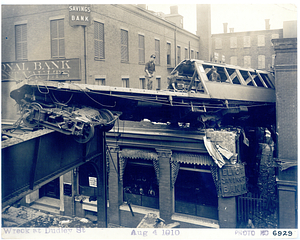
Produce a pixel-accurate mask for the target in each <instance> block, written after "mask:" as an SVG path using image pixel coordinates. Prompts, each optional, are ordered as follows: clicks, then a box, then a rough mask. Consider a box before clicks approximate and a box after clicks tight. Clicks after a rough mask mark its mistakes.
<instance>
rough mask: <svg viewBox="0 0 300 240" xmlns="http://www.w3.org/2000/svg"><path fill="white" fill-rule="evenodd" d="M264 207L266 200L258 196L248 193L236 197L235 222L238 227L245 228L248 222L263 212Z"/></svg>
mask: <svg viewBox="0 0 300 240" xmlns="http://www.w3.org/2000/svg"><path fill="white" fill-rule="evenodd" d="M265 207H266V199H263V198H261V197H260V196H259V194H253V193H251V192H248V193H246V194H244V195H241V196H238V197H237V222H238V225H239V226H246V225H247V223H248V220H249V219H251V220H253V217H254V216H255V215H256V214H257V213H260V212H262V211H263V209H264V208H265Z"/></svg>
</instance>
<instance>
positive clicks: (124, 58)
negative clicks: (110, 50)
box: [120, 29, 129, 62]
mask: <svg viewBox="0 0 300 240" xmlns="http://www.w3.org/2000/svg"><path fill="white" fill-rule="evenodd" d="M125 33H126V36H125V35H124V34H125ZM124 37H126V38H125V39H124ZM120 41H121V49H120V50H121V62H129V33H128V30H126V29H121V36H120ZM123 53H124V54H123Z"/></svg>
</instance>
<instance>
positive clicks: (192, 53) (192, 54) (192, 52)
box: [191, 50, 195, 59]
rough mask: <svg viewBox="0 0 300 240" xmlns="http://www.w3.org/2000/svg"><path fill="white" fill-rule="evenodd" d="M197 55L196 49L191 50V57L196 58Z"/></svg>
mask: <svg viewBox="0 0 300 240" xmlns="http://www.w3.org/2000/svg"><path fill="white" fill-rule="evenodd" d="M194 58H195V55H194V50H191V59H194Z"/></svg>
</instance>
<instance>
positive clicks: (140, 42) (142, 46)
mask: <svg viewBox="0 0 300 240" xmlns="http://www.w3.org/2000/svg"><path fill="white" fill-rule="evenodd" d="M138 54H139V63H140V64H145V36H144V35H143V34H138Z"/></svg>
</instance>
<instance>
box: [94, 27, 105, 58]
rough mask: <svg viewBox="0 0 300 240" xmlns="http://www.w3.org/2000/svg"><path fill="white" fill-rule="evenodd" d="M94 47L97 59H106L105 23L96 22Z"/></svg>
mask: <svg viewBox="0 0 300 240" xmlns="http://www.w3.org/2000/svg"><path fill="white" fill-rule="evenodd" d="M94 48H95V59H104V58H105V55H104V24H103V23H99V22H95V23H94Z"/></svg>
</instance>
